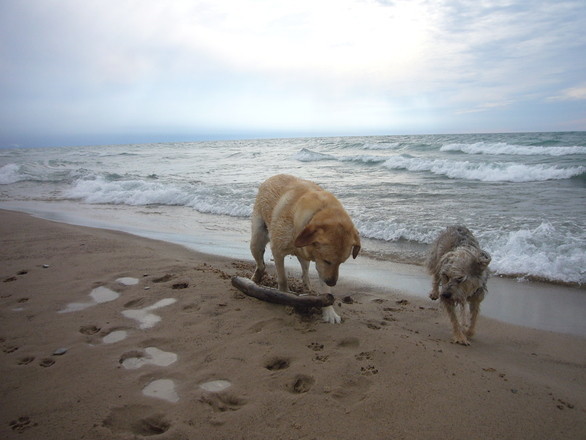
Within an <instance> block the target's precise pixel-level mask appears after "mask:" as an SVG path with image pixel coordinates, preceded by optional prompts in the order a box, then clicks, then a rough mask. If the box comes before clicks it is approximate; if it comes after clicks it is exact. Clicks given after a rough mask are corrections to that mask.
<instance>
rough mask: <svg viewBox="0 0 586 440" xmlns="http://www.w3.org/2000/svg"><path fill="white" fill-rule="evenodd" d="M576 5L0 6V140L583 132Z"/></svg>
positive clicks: (585, 55) (365, 0)
mask: <svg viewBox="0 0 586 440" xmlns="http://www.w3.org/2000/svg"><path fill="white" fill-rule="evenodd" d="M585 29H586V3H585V2H584V0H576V1H573V0H568V1H565V0H545V1H527V0H517V1H505V0H503V1H490V0H486V1H485V0H460V1H441V0H429V1H423V0H421V1H420V0H396V1H393V0H386V1H385V0H380V1H374V0H331V1H330V0H290V1H283V0H83V1H80V0H26V1H20V0H0V146H10V145H21V146H41V145H71V144H73V145H80V144H106V143H131V142H148V141H152V142H164V141H189V140H199V139H226V138H248V137H282V136H292V137H293V136H314V135H370V134H424V133H469V132H510V131H568V130H586V31H585Z"/></svg>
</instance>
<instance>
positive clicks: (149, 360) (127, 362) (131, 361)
mask: <svg viewBox="0 0 586 440" xmlns="http://www.w3.org/2000/svg"><path fill="white" fill-rule="evenodd" d="M176 361H177V355H176V354H175V353H171V352H169V351H163V350H159V349H158V348H156V347H147V348H145V349H144V354H143V353H137V352H130V353H126V354H123V355H122V357H121V358H120V363H121V364H122V365H123V366H124V368H126V369H127V370H135V369H137V368H140V367H142V366H144V365H149V364H151V365H156V366H158V367H167V366H169V365H171V364H173V363H175V362H176Z"/></svg>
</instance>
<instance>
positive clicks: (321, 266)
mask: <svg viewBox="0 0 586 440" xmlns="http://www.w3.org/2000/svg"><path fill="white" fill-rule="evenodd" d="M295 246H296V247H298V248H303V253H304V254H305V256H306V257H307V258H308V259H309V260H311V261H315V266H316V268H317V272H318V274H319V277H320V279H321V280H322V281H323V282H324V283H326V284H327V285H328V286H335V285H336V283H337V282H338V269H339V267H340V264H342V263H343V262H344V261H346V260H347V259H348V257H350V255H352V258H356V257H357V256H358V252H360V236H359V235H358V231H357V230H356V228H355V227H354V224H353V223H352V221H351V220H350V218H349V217H348V216H347V214H345V213H344V215H336V216H332V215H327V214H326V213H318V214H316V215H315V216H314V217H313V218H312V220H311V222H310V223H309V224H308V225H307V226H306V227H305V228H304V229H303V230H302V231H301V232H300V233H299V235H297V237H296V238H295Z"/></svg>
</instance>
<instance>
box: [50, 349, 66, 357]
mask: <svg viewBox="0 0 586 440" xmlns="http://www.w3.org/2000/svg"><path fill="white" fill-rule="evenodd" d="M65 353H67V348H58V349H57V350H55V351H54V352H53V354H54V355H55V356H62V355H64V354H65Z"/></svg>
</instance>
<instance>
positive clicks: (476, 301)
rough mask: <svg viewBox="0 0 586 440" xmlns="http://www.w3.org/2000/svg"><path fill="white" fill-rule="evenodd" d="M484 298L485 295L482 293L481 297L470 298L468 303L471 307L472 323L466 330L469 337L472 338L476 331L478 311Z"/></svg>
mask: <svg viewBox="0 0 586 440" xmlns="http://www.w3.org/2000/svg"><path fill="white" fill-rule="evenodd" d="M483 298H484V295H482V297H480V298H478V297H472V298H470V299H469V303H468V304H469V307H470V325H469V326H468V329H467V330H466V336H468V338H472V337H473V336H474V333H475V332H476V321H477V320H478V313H479V312H480V301H482V299H483Z"/></svg>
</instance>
